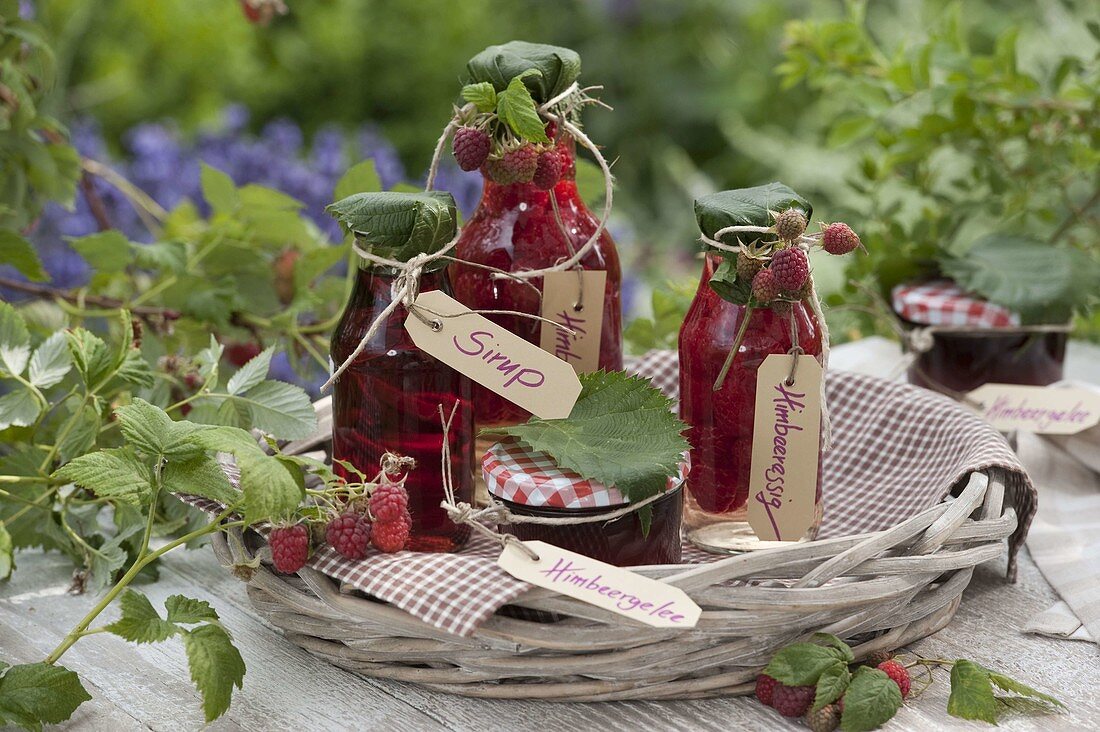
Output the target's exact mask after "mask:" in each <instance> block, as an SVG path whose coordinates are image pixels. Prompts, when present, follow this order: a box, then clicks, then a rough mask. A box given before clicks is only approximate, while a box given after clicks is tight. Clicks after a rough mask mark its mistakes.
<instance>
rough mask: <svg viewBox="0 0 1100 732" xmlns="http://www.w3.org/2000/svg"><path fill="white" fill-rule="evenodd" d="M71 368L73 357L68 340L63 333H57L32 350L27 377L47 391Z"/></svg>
mask: <svg viewBox="0 0 1100 732" xmlns="http://www.w3.org/2000/svg"><path fill="white" fill-rule="evenodd" d="M72 367H73V357H72V354H71V353H69V340H68V338H67V337H66V336H65V332H64V331H57V332H56V333H54V334H53V335H51V336H50V337H49V338H47V339H46V340H44V341H42V343H40V344H39V345H38V348H36V349H35V350H34V355H33V356H31V367H30V371H28V372H27V376H28V377H29V378H30V382H31V383H32V384H34V385H35V386H37V387H38V388H39V389H48V388H50V387H51V386H54V385H56V384H58V383H60V381H61V380H62V379H64V378H65V374H67V373H69V369H71V368H72Z"/></svg>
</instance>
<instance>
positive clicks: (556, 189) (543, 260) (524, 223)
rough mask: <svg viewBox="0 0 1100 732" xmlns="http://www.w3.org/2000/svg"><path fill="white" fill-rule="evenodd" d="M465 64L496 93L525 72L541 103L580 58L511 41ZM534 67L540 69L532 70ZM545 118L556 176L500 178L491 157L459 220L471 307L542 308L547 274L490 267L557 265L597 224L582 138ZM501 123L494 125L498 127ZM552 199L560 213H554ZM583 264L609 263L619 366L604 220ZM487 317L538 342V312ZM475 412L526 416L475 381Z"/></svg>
mask: <svg viewBox="0 0 1100 732" xmlns="http://www.w3.org/2000/svg"><path fill="white" fill-rule="evenodd" d="M468 69H469V77H468V79H467V81H468V83H479V82H487V83H491V84H493V85H494V86H495V87H497V92H498V93H500V92H503V91H504V90H505V89H506V88H507V85H508V83H509V81H510V80H511V79H513V78H515V77H517V76H522V77H523V79H524V81H525V83H527V85H528V87H529V90H530V92H531V95H532V97H533V98H534V101H535V104H536V105H541V104H543V103H545V102H547V101H549V100H550V99H552V98H553V97H554V96H555V95H556V94H558V93H560V92H561V91H562V90H564V89H566V88H567V87H568V86H569V85H570V84H572V83H573V82H574V81H575V80H576V78H577V76H578V75H579V72H580V58H579V57H578V56H577V55H576V53H574V52H573V51H570V50H569V49H563V48H559V47H555V46H545V45H541V44H529V43H520V42H512V43H508V44H504V45H503V46H492V47H490V48H487V49H486V50H485V51H483V52H482V53H480V54H478V55H477V56H475V57H474V58H473V59H471V61H470V64H469V65H468ZM531 69H534V70H535V71H536V72H538V73H537V74H529V73H527V72H528V71H529V70H531ZM525 74H526V75H525ZM546 128H547V132H548V133H549V134H550V135H551V137H552V138H553V140H552V142H551V143H549V144H547V143H542V144H541V145H540V146H539V149H540V150H543V151H545V150H552V151H554V152H556V153H557V155H558V158H559V160H560V163H561V172H560V177H559V178H558V180H557V182H556V183H554V184H553V185H552V186H551V187H550V188H549V189H548V190H546V189H543V188H540V187H539V185H538V184H536V182H537V179H536V181H533V182H512V181H507V180H504V181H501V180H496V179H494V173H493V166H492V163H491V161H490V163H487V164H485V165H483V166H482V167H481V172H482V175H483V176H484V178H485V184H484V188H483V192H482V196H481V201H480V202H479V204H478V206H477V209H476V210H475V211H474V214H473V216H472V217H471V218H470V220H469V221H467V222H466V223H465V225H464V226H463V228H462V232H461V235H460V237H459V240H458V245H457V247H456V249H455V256H456V257H457V258H458V260H459V261H457V262H455V263H454V264H453V265H452V266H451V269H450V276H451V282H452V285H453V287H454V292H455V299H457V300H458V301H459V302H461V303H462V304H463V305H466V306H467V307H469V308H471V309H474V310H513V311H516V312H520V313H526V314H529V315H539V314H540V312H541V301H542V295H541V293H542V287H543V281H542V278H541V277H536V278H532V279H529V280H526V281H517V280H510V279H501V278H499V277H494V276H493V272H492V271H491V270H488V269H485V268H484V267H492V268H495V269H497V270H502V271H504V272H510V273H516V272H523V271H525V270H541V269H545V268H547V267H552V266H554V265H556V264H559V263H560V262H563V261H565V260H567V259H569V258H570V257H572V256H573V254H574V253H575V252H577V251H579V250H580V249H581V248H582V247H583V246H584V245H585V243H586V242H588V240H589V239H590V238H591V237H592V235H593V234H594V233H595V232H596V230H597V228H598V224H599V221H598V219H597V218H596V216H594V215H593V213H592V212H591V211H590V210H589V209H588V207H587V206H586V205H585V204H584V201H582V200H581V197H580V195H579V194H578V192H577V183H576V180H575V177H576V146H575V143H574V141H573V139H572V137H570V136H569V134H568V133H567V132H566V131H565V130H563V129H558V126H557V124H556V123H553V122H550V123H548V124H547V125H546ZM500 129H502V128H500V127H499V126H498V128H497V130H498V131H499V130H500ZM501 134H510V133H501ZM499 144H500V143H499V141H495V142H494V145H496V146H498V145H499ZM494 149H496V148H494ZM493 154H494V155H495V154H496V153H495V152H494V153H493ZM496 177H498V178H499V177H500V176H496ZM555 203H556V204H557V209H558V216H560V223H559V220H558V216H555V212H554V204H555ZM465 262H470V263H472V264H471V265H468V264H465ZM473 265H482V266H480V267H479V266H473ZM579 266H580V267H581V268H582V269H585V270H602V271H606V272H607V280H606V284H605V286H604V292H603V313H602V315H603V322H602V326H601V332H600V347H599V368H601V369H604V370H608V371H618V370H621V369H622V365H623V347H622V305H621V300H620V288H621V284H622V273H621V270H620V267H619V255H618V252H617V251H616V249H615V243H614V242H613V241H612V239H611V236H610V235H609V234H608V233H607V231H606V229H605V230H603V231H602V232H601V233H600V236H599V237H598V238H597V240H596V242H595V243H594V245H593V247H592V248H591V249H590V250H589V251H588V253H587V254H586V255H585V256H584V258H583V259H582V260H581V261H580V264H579ZM486 317H488V318H489V319H490V320H492V321H494V322H496V323H498V324H500V325H502V326H503V327H505V328H507V329H508V330H510V331H511V332H513V333H516V334H518V335H520V336H522V337H523V338H525V339H527V340H528V341H530V342H532V343H536V344H537V343H539V339H540V333H541V329H542V324H541V323H540V322H539V321H538V320H535V319H533V318H526V317H519V316H515V315H489V314H487V315H486ZM474 412H475V420H476V423H477V426H478V427H479V428H492V427H497V426H507V425H513V424H518V423H520V422H523V421H525V420H526V419H527V418H528V417H529V416H530V415H529V413H528V412H526V411H525V410H523V409H521V408H520V407H517V406H516V405H515V404H513V403H511V402H510V401H508V400H507V399H505V398H503V397H501V396H499V395H497V394H495V393H493V392H491V391H489V390H488V389H485V388H483V387H481V386H478V385H476V384H475V385H474ZM488 444H489V443H486V446H487V445H488Z"/></svg>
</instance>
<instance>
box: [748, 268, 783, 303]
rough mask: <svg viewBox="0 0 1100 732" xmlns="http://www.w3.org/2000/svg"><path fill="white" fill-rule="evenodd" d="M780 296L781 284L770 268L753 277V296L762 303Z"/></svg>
mask: <svg viewBox="0 0 1100 732" xmlns="http://www.w3.org/2000/svg"><path fill="white" fill-rule="evenodd" d="M778 296H779V284H778V283H777V282H776V281H775V274H774V273H773V272H772V271H771V270H770V269H762V270H760V271H759V272H757V273H756V276H755V277H753V278H752V298H753V299H754V300H756V301H757V302H758V303H760V304H761V305H767V304H768V303H769V302H771V301H772V300H774V299H775V298H776V297H778Z"/></svg>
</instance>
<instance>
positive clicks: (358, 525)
mask: <svg viewBox="0 0 1100 732" xmlns="http://www.w3.org/2000/svg"><path fill="white" fill-rule="evenodd" d="M325 540H326V541H328V543H329V544H331V545H332V548H333V549H335V550H336V553H337V554H339V555H340V556H342V557H344V558H345V559H362V558H363V557H365V556H367V548H368V547H369V546H370V521H367V517H366V516H364V515H363V514H361V513H355V512H354V511H347V512H345V513H342V514H340V515H339V516H337V517H336V518H334V519H333V520H332V521H329V522H328V526H327V527H326V528H325Z"/></svg>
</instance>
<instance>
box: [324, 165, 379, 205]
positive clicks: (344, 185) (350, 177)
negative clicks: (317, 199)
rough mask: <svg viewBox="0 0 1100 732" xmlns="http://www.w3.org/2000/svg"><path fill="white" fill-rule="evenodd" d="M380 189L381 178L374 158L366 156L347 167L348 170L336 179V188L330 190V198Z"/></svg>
mask: <svg viewBox="0 0 1100 732" xmlns="http://www.w3.org/2000/svg"><path fill="white" fill-rule="evenodd" d="M380 190H382V179H381V178H379V177H378V171H377V170H376V169H375V167H374V160H372V159H370V158H368V159H366V160H364V161H363V162H361V163H357V164H356V165H353V166H351V167H350V168H348V172H346V173H344V175H343V176H342V177H341V178H340V180H339V181H337V183H336V188H335V189H333V192H332V200H334V201H339V200H340V199H342V198H347V197H348V196H351V195H354V194H356V193H367V192H372V191H380Z"/></svg>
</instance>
